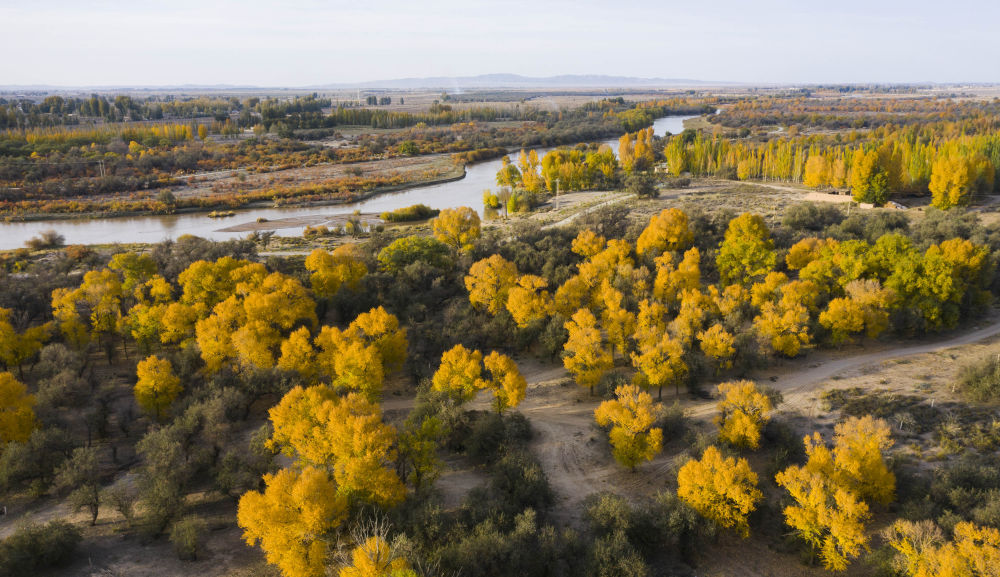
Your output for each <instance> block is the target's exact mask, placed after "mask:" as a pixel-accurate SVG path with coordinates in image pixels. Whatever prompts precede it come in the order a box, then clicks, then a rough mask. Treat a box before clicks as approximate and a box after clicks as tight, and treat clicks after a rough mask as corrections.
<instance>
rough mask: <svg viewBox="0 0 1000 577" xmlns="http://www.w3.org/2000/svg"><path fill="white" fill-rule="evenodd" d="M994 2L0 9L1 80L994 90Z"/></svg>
mask: <svg viewBox="0 0 1000 577" xmlns="http://www.w3.org/2000/svg"><path fill="white" fill-rule="evenodd" d="M998 21H1000V2H997V1H995V0H949V1H948V2H939V1H937V2H933V3H932V2H930V1H929V0H867V1H859V0H838V1H824V2H818V1H815V0H797V1H793V0H703V1H702V0H684V1H681V2H678V1H675V0H659V1H647V0H642V1H640V0H602V1H589V0H576V1H564V0H533V1H524V0H507V1H504V2H493V1H475V0H465V1H458V0H442V1H438V0H424V1H420V0H353V1H350V2H345V1H341V0H331V1H325V2H324V1H320V0H284V1H273V0H272V1H264V0H222V1H217V0H200V1H194V0H170V1H162V0H160V1H157V0H130V1H127V2H124V1H118V0H114V1H112V0H86V1H80V0H76V1H69V0H28V1H25V0H0V22H3V23H4V25H3V33H2V34H0V53H2V54H4V57H3V58H2V59H0V85H6V86H10V85H52V86H74V87H77V86H176V85H182V84H199V85H215V84H235V85H242V86H247V85H250V86H267V87H303V86H317V85H323V84H331V83H350V82H363V81H369V80H378V79H393V78H408V77H426V76H473V75H478V74H492V73H514V74H522V75H525V76H551V75H558V74H607V75H620V76H636V77H644V78H684V79H697V80H706V81H723V82H726V81H728V82H747V83H834V82H836V83H847V82H863V83H868V82H947V83H950V82H1000V65H998V62H1000V34H997V33H996V31H995V29H996V26H997V22H998Z"/></svg>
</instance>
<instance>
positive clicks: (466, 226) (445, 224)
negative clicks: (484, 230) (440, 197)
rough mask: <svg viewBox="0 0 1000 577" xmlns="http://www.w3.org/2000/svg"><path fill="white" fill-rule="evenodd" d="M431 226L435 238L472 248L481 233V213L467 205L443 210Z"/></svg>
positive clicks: (450, 244)
mask: <svg viewBox="0 0 1000 577" xmlns="http://www.w3.org/2000/svg"><path fill="white" fill-rule="evenodd" d="M431 227H432V228H433V229H434V238H436V239H438V240H439V241H441V242H443V243H445V244H446V245H448V246H451V247H453V248H456V249H460V250H471V249H472V243H474V242H475V241H476V239H477V238H479V234H480V222H479V215H478V214H476V211H475V210H473V209H471V208H469V207H467V206H460V207H458V208H446V209H444V210H442V211H441V212H440V213H439V214H438V215H437V218H435V219H434V220H432V221H431Z"/></svg>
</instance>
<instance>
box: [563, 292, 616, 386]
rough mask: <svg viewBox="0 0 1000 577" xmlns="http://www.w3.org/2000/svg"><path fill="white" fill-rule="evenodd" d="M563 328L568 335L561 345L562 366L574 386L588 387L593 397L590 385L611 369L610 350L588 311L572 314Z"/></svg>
mask: <svg viewBox="0 0 1000 577" xmlns="http://www.w3.org/2000/svg"><path fill="white" fill-rule="evenodd" d="M563 326H564V327H565V328H566V331H567V332H568V333H569V338H568V339H567V340H566V344H565V345H563V366H565V367H566V370H567V371H569V372H571V373H573V376H574V377H575V378H576V382H577V384H579V385H580V386H582V387H590V394H591V395H593V394H594V385H596V384H597V383H598V382H599V381H600V380H601V377H602V376H604V373H606V372H608V371H609V370H611V368H612V367H613V366H614V361H613V359H612V357H611V351H609V350H608V348H607V346H606V345H605V344H604V339H603V337H602V336H601V330H600V329H599V328H598V326H597V319H596V318H595V317H594V313H592V312H590V310H589V309H580V310H578V311H576V313H575V314H573V317H572V318H571V319H570V320H568V321H566V323H565V324H564V325H563Z"/></svg>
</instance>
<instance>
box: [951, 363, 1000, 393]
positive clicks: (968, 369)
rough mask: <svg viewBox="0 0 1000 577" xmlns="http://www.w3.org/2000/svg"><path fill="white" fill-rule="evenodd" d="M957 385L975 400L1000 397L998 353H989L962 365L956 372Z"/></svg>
mask: <svg viewBox="0 0 1000 577" xmlns="http://www.w3.org/2000/svg"><path fill="white" fill-rule="evenodd" d="M958 387H959V388H960V389H961V390H962V392H963V393H965V394H966V395H968V396H969V397H971V398H972V399H974V400H976V401H993V400H996V399H997V398H1000V355H990V356H988V357H985V358H983V359H980V360H979V361H977V362H975V363H972V364H968V365H965V366H964V367H962V369H961V370H960V371H959V372H958Z"/></svg>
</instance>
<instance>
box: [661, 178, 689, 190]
mask: <svg viewBox="0 0 1000 577" xmlns="http://www.w3.org/2000/svg"><path fill="white" fill-rule="evenodd" d="M662 186H663V188H666V189H678V188H687V187H688V186H691V179H690V178H687V177H686V176H685V177H680V176H668V177H667V178H664V179H663V180H662Z"/></svg>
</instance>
